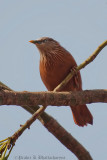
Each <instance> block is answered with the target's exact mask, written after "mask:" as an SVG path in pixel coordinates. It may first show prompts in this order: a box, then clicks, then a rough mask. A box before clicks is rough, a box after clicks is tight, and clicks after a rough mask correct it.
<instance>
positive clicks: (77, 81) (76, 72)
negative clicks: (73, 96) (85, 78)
mask: <svg viewBox="0 0 107 160" xmlns="http://www.w3.org/2000/svg"><path fill="white" fill-rule="evenodd" d="M70 71H71V72H72V71H73V72H74V81H75V84H76V86H77V88H79V75H78V71H77V67H76V66H74V67H73V68H72V69H71V70H70Z"/></svg>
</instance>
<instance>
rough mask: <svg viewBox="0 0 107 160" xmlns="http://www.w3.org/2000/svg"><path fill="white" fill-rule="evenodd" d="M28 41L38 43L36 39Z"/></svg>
mask: <svg viewBox="0 0 107 160" xmlns="http://www.w3.org/2000/svg"><path fill="white" fill-rule="evenodd" d="M29 42H30V43H34V44H35V43H38V41H37V40H31V41H29Z"/></svg>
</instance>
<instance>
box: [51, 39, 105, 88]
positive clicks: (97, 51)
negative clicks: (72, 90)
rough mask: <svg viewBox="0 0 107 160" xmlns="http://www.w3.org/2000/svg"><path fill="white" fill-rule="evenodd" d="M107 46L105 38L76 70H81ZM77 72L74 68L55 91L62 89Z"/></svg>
mask: <svg viewBox="0 0 107 160" xmlns="http://www.w3.org/2000/svg"><path fill="white" fill-rule="evenodd" d="M105 46H107V40H105V41H104V42H103V43H102V44H100V45H99V47H98V48H97V49H96V50H95V51H94V52H93V53H92V55H91V56H90V57H89V58H87V59H86V60H85V61H84V62H83V63H81V64H80V65H79V66H77V67H76V69H75V71H76V72H78V71H79V70H81V69H82V68H84V67H86V66H87V65H88V64H89V63H90V62H92V61H93V60H94V59H95V58H96V56H97V55H98V54H99V53H100V51H101V50H102V49H103V48H104V47H105ZM76 72H74V71H73V70H72V72H70V73H69V74H68V76H67V77H66V78H65V79H64V80H63V81H62V82H61V83H60V84H59V85H58V86H57V87H56V88H55V89H54V91H60V90H62V89H63V87H64V86H65V85H66V84H67V83H68V82H69V81H70V79H71V78H72V77H73V76H74V75H75V74H76Z"/></svg>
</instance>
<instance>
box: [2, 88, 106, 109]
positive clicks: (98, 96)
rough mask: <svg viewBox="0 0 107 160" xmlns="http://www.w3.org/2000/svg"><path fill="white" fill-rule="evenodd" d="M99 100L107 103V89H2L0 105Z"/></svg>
mask: <svg viewBox="0 0 107 160" xmlns="http://www.w3.org/2000/svg"><path fill="white" fill-rule="evenodd" d="M97 102H104V103H107V90H85V91H75V92H25V91H24V92H15V91H8V90H3V91H0V105H21V106H26V105H30V106H31V105H32V106H35V105H43V106H47V105H51V106H70V105H71V106H77V105H83V104H90V103H97Z"/></svg>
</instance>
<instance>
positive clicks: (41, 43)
mask: <svg viewBox="0 0 107 160" xmlns="http://www.w3.org/2000/svg"><path fill="white" fill-rule="evenodd" d="M29 42H31V43H33V44H35V45H36V47H37V48H38V49H39V51H40V52H45V51H50V50H54V49H55V48H56V47H57V46H59V43H58V42H57V41H55V40H54V39H52V38H49V37H42V38H40V39H38V40H31V41H29Z"/></svg>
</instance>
